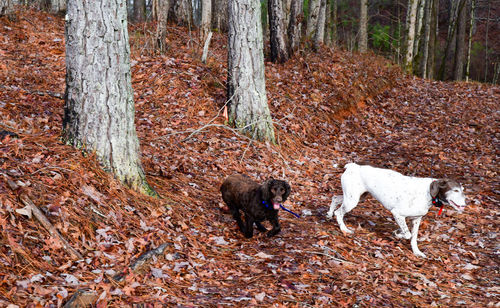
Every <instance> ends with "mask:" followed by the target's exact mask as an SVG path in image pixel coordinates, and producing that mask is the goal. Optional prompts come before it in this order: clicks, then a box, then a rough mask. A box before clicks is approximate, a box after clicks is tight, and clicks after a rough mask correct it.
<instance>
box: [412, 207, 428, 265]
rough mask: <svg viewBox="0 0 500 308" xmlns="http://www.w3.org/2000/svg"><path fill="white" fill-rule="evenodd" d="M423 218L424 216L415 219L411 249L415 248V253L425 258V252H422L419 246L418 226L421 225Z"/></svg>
mask: <svg viewBox="0 0 500 308" xmlns="http://www.w3.org/2000/svg"><path fill="white" fill-rule="evenodd" d="M421 220H422V217H418V218H415V219H413V227H412V229H411V250H413V254H414V255H416V256H417V257H421V258H425V254H424V253H423V252H421V251H420V249H418V246H417V236H418V227H419V226H420V221H421Z"/></svg>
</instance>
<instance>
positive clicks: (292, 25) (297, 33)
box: [287, 0, 304, 56]
mask: <svg viewBox="0 0 500 308" xmlns="http://www.w3.org/2000/svg"><path fill="white" fill-rule="evenodd" d="M302 4H303V2H302V0H292V2H291V4H290V21H289V23H288V29H287V37H288V45H287V48H288V55H289V56H292V55H293V54H294V53H295V50H297V48H298V47H299V44H300V38H301V33H302V20H303V19H304V14H303V11H302Z"/></svg>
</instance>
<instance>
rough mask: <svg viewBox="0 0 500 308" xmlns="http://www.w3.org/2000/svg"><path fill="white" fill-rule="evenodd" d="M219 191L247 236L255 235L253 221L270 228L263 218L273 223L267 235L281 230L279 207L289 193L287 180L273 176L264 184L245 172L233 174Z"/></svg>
mask: <svg viewBox="0 0 500 308" xmlns="http://www.w3.org/2000/svg"><path fill="white" fill-rule="evenodd" d="M220 191H221V193H222V199H223V200H224V202H225V203H226V204H227V206H228V207H229V210H230V211H231V214H232V215H233V217H234V219H235V220H236V222H237V223H238V227H239V228H240V230H241V232H243V234H244V235H245V237H247V238H250V237H252V236H253V225H254V223H255V226H256V227H257V229H258V230H259V231H261V232H265V231H267V229H266V228H265V227H264V226H263V225H262V224H261V222H262V221H264V220H268V221H269V222H271V225H272V226H273V228H272V229H271V230H270V231H269V232H268V233H267V236H268V237H271V236H273V235H276V234H277V233H278V232H280V230H281V227H280V225H279V222H278V210H279V208H280V204H281V203H283V202H285V201H286V199H287V198H288V195H289V194H290V185H288V183H287V182H285V181H281V180H275V179H272V178H271V179H269V180H267V181H266V182H264V183H263V184H258V183H256V182H254V181H253V180H252V179H250V178H249V177H248V176H246V175H242V174H234V175H231V176H229V177H228V178H227V179H226V180H225V181H224V183H222V185H221V187H220ZM266 205H267V206H266ZM240 210H241V211H242V212H243V214H244V215H245V221H244V222H243V221H242V220H241V213H240Z"/></svg>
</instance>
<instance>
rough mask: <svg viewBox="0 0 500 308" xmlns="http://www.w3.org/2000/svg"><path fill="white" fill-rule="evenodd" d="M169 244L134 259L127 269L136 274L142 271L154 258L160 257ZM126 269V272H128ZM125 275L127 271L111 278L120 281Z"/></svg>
mask: <svg viewBox="0 0 500 308" xmlns="http://www.w3.org/2000/svg"><path fill="white" fill-rule="evenodd" d="M169 245H170V244H168V243H164V244H161V245H160V246H158V248H155V249H152V250H149V251H146V252H145V253H143V254H142V255H140V256H139V257H138V258H137V259H135V261H134V262H132V263H131V264H130V266H129V267H128V269H130V270H132V272H134V273H137V272H139V271H140V270H141V269H143V268H144V267H145V266H146V265H147V264H149V262H150V261H151V259H152V258H153V257H154V256H159V255H162V254H163V252H164V251H165V248H167V247H168V246H169ZM128 269H127V270H128ZM126 274H127V271H124V272H122V273H118V274H116V275H115V276H113V280H114V281H122V280H123V278H125V275H126Z"/></svg>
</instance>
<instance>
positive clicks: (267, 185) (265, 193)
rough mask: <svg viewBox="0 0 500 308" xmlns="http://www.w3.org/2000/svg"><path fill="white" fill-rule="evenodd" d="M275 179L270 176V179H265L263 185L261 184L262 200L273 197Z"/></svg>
mask: <svg viewBox="0 0 500 308" xmlns="http://www.w3.org/2000/svg"><path fill="white" fill-rule="evenodd" d="M273 181H274V179H273V178H270V179H269V180H267V181H265V182H264V183H263V184H262V185H260V193H261V195H262V200H266V201H267V200H269V199H271V192H270V189H271V183H272V182H273Z"/></svg>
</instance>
